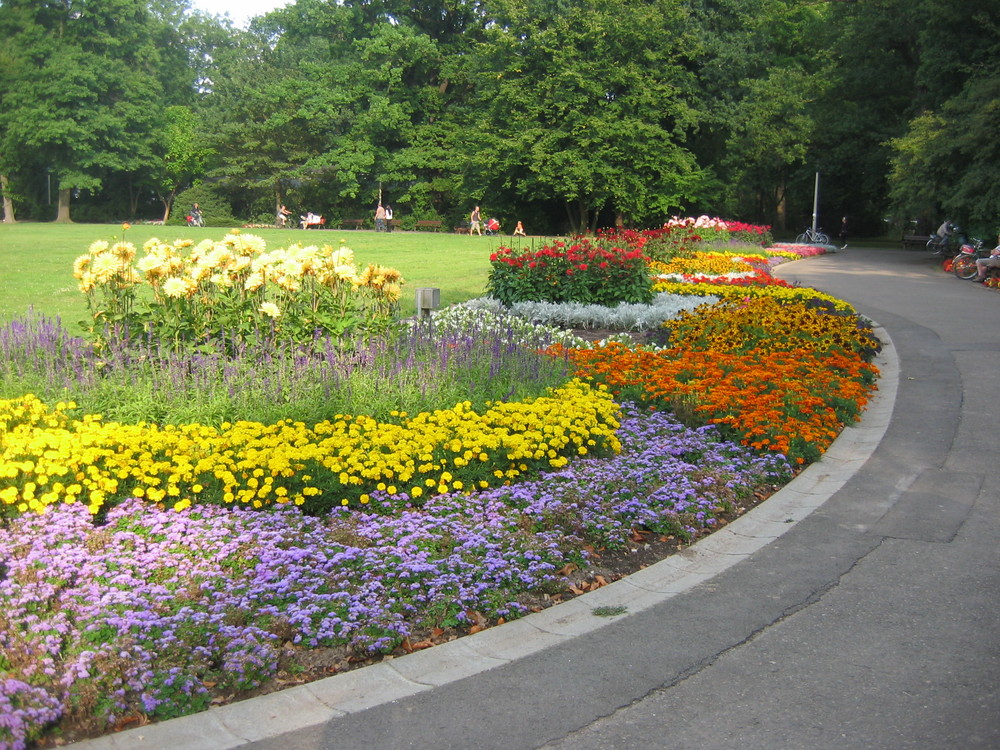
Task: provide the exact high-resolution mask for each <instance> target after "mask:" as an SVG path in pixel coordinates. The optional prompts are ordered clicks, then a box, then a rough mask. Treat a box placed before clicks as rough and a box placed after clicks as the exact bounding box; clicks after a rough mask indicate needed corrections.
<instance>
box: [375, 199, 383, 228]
mask: <svg viewBox="0 0 1000 750" xmlns="http://www.w3.org/2000/svg"><path fill="white" fill-rule="evenodd" d="M375 231H376V232H384V231H385V207H384V206H383V205H382V203H381V201H380V202H379V204H378V208H376V209H375Z"/></svg>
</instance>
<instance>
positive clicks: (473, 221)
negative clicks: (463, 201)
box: [469, 206, 483, 237]
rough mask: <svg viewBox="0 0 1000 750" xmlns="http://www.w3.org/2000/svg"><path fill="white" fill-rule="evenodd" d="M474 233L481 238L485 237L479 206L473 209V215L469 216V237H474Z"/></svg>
mask: <svg viewBox="0 0 1000 750" xmlns="http://www.w3.org/2000/svg"><path fill="white" fill-rule="evenodd" d="M473 232H475V233H476V234H478V235H479V236H480V237H482V236H483V226H482V218H481V215H480V213H479V206H476V207H475V208H474V209H472V213H471V214H470V215H469V236H470V237H471V236H472V233H473Z"/></svg>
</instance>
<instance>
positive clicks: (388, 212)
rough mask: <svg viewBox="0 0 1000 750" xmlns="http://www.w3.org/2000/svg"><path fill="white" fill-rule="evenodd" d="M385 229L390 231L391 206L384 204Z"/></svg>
mask: <svg viewBox="0 0 1000 750" xmlns="http://www.w3.org/2000/svg"><path fill="white" fill-rule="evenodd" d="M385 231H387V232H391V231H392V206H390V205H389V204H388V203H386V204H385Z"/></svg>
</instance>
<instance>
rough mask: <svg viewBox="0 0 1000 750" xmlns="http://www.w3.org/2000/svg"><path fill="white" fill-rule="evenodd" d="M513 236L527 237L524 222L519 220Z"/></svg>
mask: <svg viewBox="0 0 1000 750" xmlns="http://www.w3.org/2000/svg"><path fill="white" fill-rule="evenodd" d="M513 236H514V237H527V236H528V235H526V234H525V233H524V224H522V223H521V222H517V226H516V227H514V235H513Z"/></svg>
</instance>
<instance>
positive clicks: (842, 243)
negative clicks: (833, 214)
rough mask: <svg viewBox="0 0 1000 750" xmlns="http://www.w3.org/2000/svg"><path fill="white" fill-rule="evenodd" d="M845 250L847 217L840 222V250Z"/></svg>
mask: <svg viewBox="0 0 1000 750" xmlns="http://www.w3.org/2000/svg"><path fill="white" fill-rule="evenodd" d="M846 248H847V217H846V216H845V217H844V218H842V219H841V220H840V249H841V250H844V249H846Z"/></svg>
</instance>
